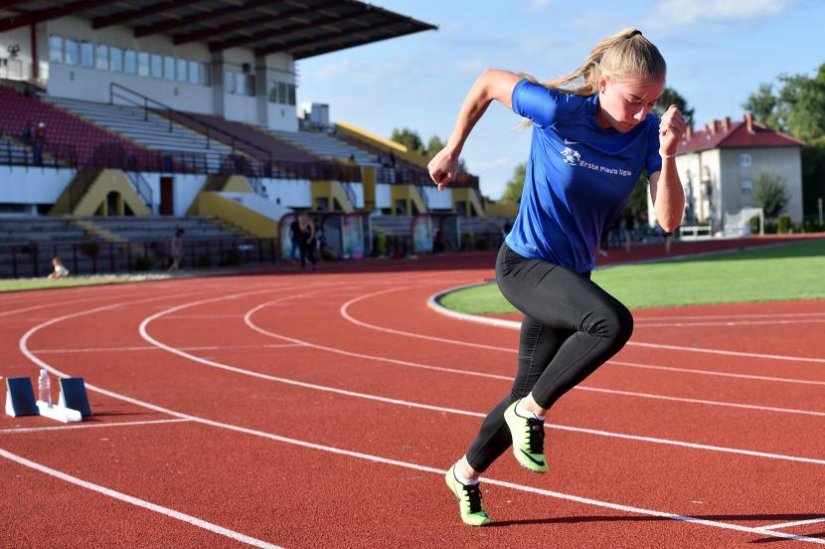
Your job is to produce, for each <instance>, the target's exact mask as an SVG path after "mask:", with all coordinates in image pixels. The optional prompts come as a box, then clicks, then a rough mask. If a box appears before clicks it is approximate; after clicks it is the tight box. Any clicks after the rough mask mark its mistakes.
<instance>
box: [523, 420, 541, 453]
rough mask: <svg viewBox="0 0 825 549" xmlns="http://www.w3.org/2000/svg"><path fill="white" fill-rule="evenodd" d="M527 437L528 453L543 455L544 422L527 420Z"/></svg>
mask: <svg viewBox="0 0 825 549" xmlns="http://www.w3.org/2000/svg"><path fill="white" fill-rule="evenodd" d="M527 428H528V435H529V440H530V453H531V454H543V453H544V422H543V421H541V420H540V419H535V418H532V417H531V418H528V419H527Z"/></svg>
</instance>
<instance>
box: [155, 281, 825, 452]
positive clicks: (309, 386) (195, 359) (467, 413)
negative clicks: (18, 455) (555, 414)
mask: <svg viewBox="0 0 825 549" xmlns="http://www.w3.org/2000/svg"><path fill="white" fill-rule="evenodd" d="M292 297H298V296H291V297H286V298H281V299H278V300H275V301H271V302H267V303H263V304H261V305H258V306H256V307H254V308H253V309H251V310H250V311H249V312H248V313H247V314H246V316H245V322H246V323H247V325H248V326H249V327H250V328H252V329H253V330H255V331H257V332H259V333H262V334H264V335H268V336H270V337H278V338H280V337H285V336H281V335H278V334H273V333H272V332H269V331H267V330H264V329H263V328H260V327H258V326H257V325H256V324H254V322H252V320H251V316H252V315H253V314H254V313H255V312H257V311H258V310H260V309H262V308H264V307H269V306H271V305H272V304H274V303H279V302H282V301H286V300H288V299H291V298H292ZM201 304H203V302H196V303H194V304H193V306H197V305H201ZM185 306H186V305H180V306H178V307H185ZM170 310H171V309H170ZM162 314H163V311H161V312H160V313H156V314H155V315H152V316H151V317H148V318H147V319H146V320H145V321H144V323H142V324H141V328H140V331H141V336H143V337H144V338H145V339H146V340H147V341H149V342H150V343H151V344H153V345H157V346H158V347H160V348H161V349H163V350H166V351H168V352H170V353H172V354H175V355H178V356H180V357H182V358H185V359H187V360H190V361H192V362H197V363H199V364H203V365H205V366H210V367H213V368H217V369H221V370H226V371H230V372H234V373H237V374H241V375H245V376H249V377H254V378H258V379H264V380H267V381H272V382H276V383H283V384H285V385H292V386H295V387H301V388H305V389H311V390H316V391H324V392H328V393H334V394H339V395H342V396H347V397H352V398H362V399H365V400H371V401H376V402H383V403H387V404H393V405H399V406H406V407H409V408H419V409H424V410H431V411H436V412H444V413H451V414H457V415H465V416H472V417H478V418H484V417H486V414H483V413H480V412H471V411H467V410H461V409H457V408H448V407H443V406H434V405H428V404H421V403H417V402H412V401H407V400H401V399H394V398H389V397H382V396H378V395H373V394H369V393H361V392H356V391H349V390H345V389H339V388H336V387H329V386H325V385H318V384H314V383H308V382H303V381H298V380H294V379H289V378H284V377H278V376H273V375H269V374H264V373H261V372H255V371H252V370H246V369H243V368H239V367H236V366H231V365H229V364H224V363H222V362H217V361H214V360H210V359H206V358H202V357H199V356H195V355H192V354H189V353H186V352H183V351H182V350H181V349H180V348H177V347H172V346H170V345H166V344H165V343H163V342H161V341H158V340H157V339H155V338H153V337H152V336H150V335H149V334H148V324H149V323H150V322H151V321H152V319H154V318H156V317H158V316H159V315H162ZM307 346H308V347H311V348H316V349H321V350H326V351H330V352H336V350H335V349H334V348H330V347H320V346H317V345H314V344H310V343H307ZM341 352H342V353H345V354H350V353H348V352H346V351H341ZM364 357H366V358H371V359H374V360H385V359H381V358H377V357H371V356H370V355H364ZM432 368H435V367H432ZM453 372H458V373H467V372H464V371H460V370H459V371H456V370H453ZM485 377H487V375H485ZM496 377H497V378H498V379H501V380H505V381H508V382H509V381H511V380H510V378H509V377H506V376H496ZM594 390H595V391H597V392H609V391H606V390H604V389H594ZM640 395H641V396H644V397H645V398H655V396H652V397H651V396H649V395H644V394H640ZM712 403H713V401H708V402H702V404H712ZM715 404H717V405H723V406H724V405H726V404H725V403H715ZM735 407H738V406H735ZM757 409H758V408H757ZM771 411H775V410H771ZM823 415H825V414H823ZM550 428H556V429H560V430H565V431H571V432H577V433H582V434H589V435H597V436H607V437H614V438H623V439H627V440H635V441H639V442H647V443H655V444H666V445H671V446H681V447H684V448H691V449H696V450H707V451H718V452H725V453H732V454H740V455H747V456H751V457H759V458H767V459H779V460H785V461H795V462H800V463H810V464H815V465H825V460H819V459H815V458H807V457H801V456H790V455H782V454H773V453H768V452H757V451H752V450H741V449H738V448H726V447H722V446H711V445H703V444H695V443H691V442H682V441H675V440H668V439H659V438H654V437H644V436H636V435H627V434H624V433H614V432H609V431H599V430H594V429H584V428H579V427H572V426H564V425H551V426H550Z"/></svg>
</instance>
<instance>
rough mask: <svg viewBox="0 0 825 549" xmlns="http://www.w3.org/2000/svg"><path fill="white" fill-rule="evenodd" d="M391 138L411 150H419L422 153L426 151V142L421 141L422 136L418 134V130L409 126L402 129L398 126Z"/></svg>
mask: <svg viewBox="0 0 825 549" xmlns="http://www.w3.org/2000/svg"><path fill="white" fill-rule="evenodd" d="M390 140H391V141H395V142H396V143H399V144H401V145H404V146H405V147H407V149H408V150H410V151H418V152H420V153H424V152H425V151H424V142H423V141H421V136H419V135H418V132H416V131H413V130H411V129H409V128H403V129H401V130H399V129H397V128H396V129H393V130H392V135H391V136H390Z"/></svg>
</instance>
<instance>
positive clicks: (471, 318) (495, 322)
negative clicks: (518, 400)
mask: <svg viewBox="0 0 825 549" xmlns="http://www.w3.org/2000/svg"><path fill="white" fill-rule="evenodd" d="M464 287H466V286H458V287H456V288H453V289H451V290H446V291H443V292H439V293H437V294H433V295H432V296H430V299H428V300H427V305H428V306H429V307H430V308H431V309H433V310H434V311H436V312H437V313H439V314H442V315H444V316H449V317H451V318H455V319H458V320H463V321H466V322H475V323H476V324H484V325H487V326H493V327H496V328H508V329H510V330H519V329H520V328H521V322H519V321H516V320H507V319H503V318H495V317H484V316H479V315H469V314H466V313H459V312H456V311H451V310H450V309H447V308H445V307H443V306H442V305H441V304H439V303H438V299H439V298H440V297H441V296H443V295H444V294H446V293H449V292H451V291H455V290H459V289H461V288H464ZM627 345H628V346H636V347H646V348H651V349H668V350H671V351H684V352H689V353H705V354H711V355H724V356H738V357H745V358H766V359H771V360H783V361H788V362H812V363H816V364H825V358H819V357H804V356H789V355H774V354H766V353H746V352H741V351H726V350H724V349H699V348H697V347H686V346H683V345H665V344H661V343H644V342H641V341H633V340H630V341H629V342H628V343H627Z"/></svg>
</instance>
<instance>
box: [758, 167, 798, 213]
mask: <svg viewBox="0 0 825 549" xmlns="http://www.w3.org/2000/svg"><path fill="white" fill-rule="evenodd" d="M753 198H754V201H755V202H756V205H757V206H758V207H760V208H762V210H763V211H764V212H765V217H767V218H775V217H777V216H779V214H781V213H782V212H783V211H785V206H787V205H788V201H789V200H790V195H789V194H788V187H787V186H786V185H785V179H784V178H783V177H782V176H780V175H779V174H778V173H776V172H772V171H770V170H762V171H761V172H759V175H758V176H756V185H755V188H754V193H753Z"/></svg>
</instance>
